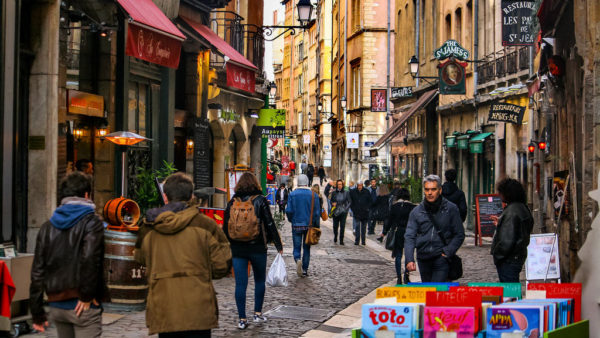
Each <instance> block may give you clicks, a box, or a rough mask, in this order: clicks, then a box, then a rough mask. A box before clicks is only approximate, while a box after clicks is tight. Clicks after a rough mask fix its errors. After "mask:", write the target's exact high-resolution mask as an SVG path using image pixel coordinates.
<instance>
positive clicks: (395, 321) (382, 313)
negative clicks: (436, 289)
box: [361, 304, 416, 338]
mask: <svg viewBox="0 0 600 338" xmlns="http://www.w3.org/2000/svg"><path fill="white" fill-rule="evenodd" d="M414 311H415V306H410V305H408V306H406V305H379V304H364V305H363V306H362V329H361V332H362V334H363V336H364V337H367V338H411V337H412V336H413V333H414V332H415V330H416V326H415V323H414V322H413V320H414Z"/></svg>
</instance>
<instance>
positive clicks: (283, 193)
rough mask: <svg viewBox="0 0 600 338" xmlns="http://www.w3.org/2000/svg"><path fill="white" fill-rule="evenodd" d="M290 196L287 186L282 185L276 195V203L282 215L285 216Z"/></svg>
mask: <svg viewBox="0 0 600 338" xmlns="http://www.w3.org/2000/svg"><path fill="white" fill-rule="evenodd" d="M288 195H289V191H288V189H287V188H286V184H285V183H281V185H280V186H279V189H277V192H276V194H275V202H276V203H277V205H278V206H279V212H280V213H281V214H283V213H284V212H285V206H286V204H287V200H288Z"/></svg>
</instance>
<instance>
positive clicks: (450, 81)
mask: <svg viewBox="0 0 600 338" xmlns="http://www.w3.org/2000/svg"><path fill="white" fill-rule="evenodd" d="M466 67H467V64H466V63H464V62H460V61H457V60H455V59H448V60H447V61H445V62H442V63H440V64H439V65H438V73H439V78H440V80H439V81H440V85H439V86H440V87H439V88H440V94H444V95H464V94H466V92H467V91H466V88H465V68H466Z"/></svg>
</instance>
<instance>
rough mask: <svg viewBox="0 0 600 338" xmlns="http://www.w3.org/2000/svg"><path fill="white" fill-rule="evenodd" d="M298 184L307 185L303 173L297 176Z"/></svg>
mask: <svg viewBox="0 0 600 338" xmlns="http://www.w3.org/2000/svg"><path fill="white" fill-rule="evenodd" d="M298 186H299V187H307V186H308V177H307V176H306V175H304V174H302V175H299V176H298Z"/></svg>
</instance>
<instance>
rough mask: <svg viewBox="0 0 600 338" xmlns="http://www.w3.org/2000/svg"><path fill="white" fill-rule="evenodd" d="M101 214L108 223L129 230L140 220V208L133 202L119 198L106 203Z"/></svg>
mask: <svg viewBox="0 0 600 338" xmlns="http://www.w3.org/2000/svg"><path fill="white" fill-rule="evenodd" d="M103 214H104V220H106V221H107V222H108V223H110V224H112V225H116V226H121V225H124V226H126V227H128V228H129V227H133V226H135V225H136V224H137V222H138V221H139V220H140V207H139V206H138V204H137V203H135V201H134V200H130V199H127V198H125V197H119V198H114V199H112V200H109V201H108V202H106V204H105V205H104V212H103Z"/></svg>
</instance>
